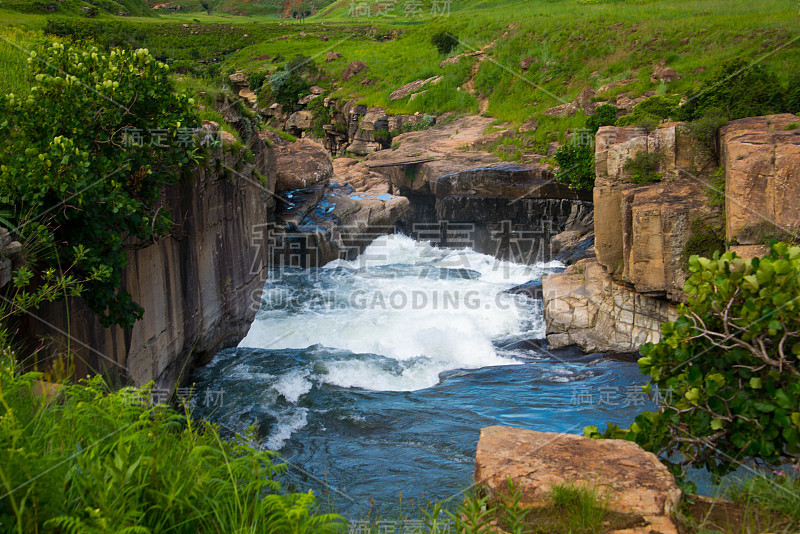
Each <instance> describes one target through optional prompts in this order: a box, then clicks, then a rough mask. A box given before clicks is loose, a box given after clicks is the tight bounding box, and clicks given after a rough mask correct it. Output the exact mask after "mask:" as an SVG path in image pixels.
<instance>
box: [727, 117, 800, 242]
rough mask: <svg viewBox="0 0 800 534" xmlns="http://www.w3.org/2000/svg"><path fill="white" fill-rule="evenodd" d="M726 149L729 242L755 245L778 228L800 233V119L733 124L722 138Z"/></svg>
mask: <svg viewBox="0 0 800 534" xmlns="http://www.w3.org/2000/svg"><path fill="white" fill-rule="evenodd" d="M720 146H721V149H722V161H721V165H722V166H723V167H724V168H725V222H726V237H727V239H728V240H729V241H732V240H734V239H735V240H737V241H738V242H739V243H741V244H743V245H751V244H758V243H759V241H761V240H763V238H764V236H765V235H768V234H771V233H772V234H774V233H775V230H776V228H777V229H778V230H779V231H782V232H796V231H797V230H798V229H800V202H798V199H800V117H798V116H796V115H792V114H788V113H785V114H782V115H771V116H767V117H750V118H746V119H739V120H735V121H731V122H730V123H728V124H727V125H725V126H724V127H723V128H722V130H721V132H720ZM779 233H781V232H779Z"/></svg>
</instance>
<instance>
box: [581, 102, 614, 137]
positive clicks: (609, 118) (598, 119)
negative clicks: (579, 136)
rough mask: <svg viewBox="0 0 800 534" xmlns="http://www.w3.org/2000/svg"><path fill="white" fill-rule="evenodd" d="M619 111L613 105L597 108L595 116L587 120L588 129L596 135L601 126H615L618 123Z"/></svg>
mask: <svg viewBox="0 0 800 534" xmlns="http://www.w3.org/2000/svg"><path fill="white" fill-rule="evenodd" d="M617 111H619V110H618V109H617V106H614V105H612V104H603V105H601V106H597V108H596V109H595V110H594V114H593V115H592V116H590V117H589V118H588V119H586V127H587V128H588V129H589V130H591V131H592V133H593V134H596V133H597V130H599V129H600V127H601V126H614V125H615V124H616V123H617Z"/></svg>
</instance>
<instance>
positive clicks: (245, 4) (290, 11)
mask: <svg viewBox="0 0 800 534" xmlns="http://www.w3.org/2000/svg"><path fill="white" fill-rule="evenodd" d="M147 2H148V4H149V5H150V7H151V8H153V9H155V10H156V11H157V12H159V13H168V12H173V13H198V12H202V13H204V14H220V13H225V14H229V15H243V16H247V15H272V16H274V17H282V18H293V16H294V17H295V18H296V17H297V16H299V14H301V13H302V14H304V15H305V14H306V13H307V14H309V15H312V14H316V13H317V12H319V10H321V9H323V8H325V7H327V6H328V5H329V4H330V3H331V0H147Z"/></svg>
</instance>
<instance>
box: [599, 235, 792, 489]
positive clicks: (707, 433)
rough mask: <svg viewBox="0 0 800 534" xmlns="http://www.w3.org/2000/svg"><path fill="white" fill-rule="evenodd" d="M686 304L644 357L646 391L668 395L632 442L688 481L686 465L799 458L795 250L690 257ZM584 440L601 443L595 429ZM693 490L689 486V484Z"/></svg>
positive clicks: (718, 470)
mask: <svg viewBox="0 0 800 534" xmlns="http://www.w3.org/2000/svg"><path fill="white" fill-rule="evenodd" d="M689 272H690V273H691V274H690V276H689V278H688V279H687V281H686V285H685V288H684V289H685V291H686V292H687V293H688V294H689V296H690V297H689V300H688V303H687V304H686V305H685V306H684V305H681V306H680V307H679V309H678V318H677V319H676V320H675V321H674V322H668V323H664V324H663V325H662V326H661V331H662V335H663V336H662V339H661V341H660V342H659V343H657V344H652V343H648V344H646V345H644V346H643V347H642V349H641V353H642V356H643V357H642V358H641V359H640V360H639V369H640V371H641V372H642V373H644V374H647V375H650V382H649V383H648V385H647V386H645V391H650V390H651V388H654V387H657V388H659V390H660V391H666V390H668V389H669V390H671V391H672V395H671V396H668V397H665V402H664V404H662V407H661V409H660V411H658V412H643V413H642V414H640V415H639V416H637V417H636V420H635V423H634V424H633V425H631V428H630V429H629V430H621V429H619V428H615V427H614V426H613V425H610V426H609V428H608V429H607V432H606V433H607V434H609V433H610V434H614V437H620V436H622V437H624V438H625V439H628V440H631V441H635V442H636V443H638V444H639V445H641V446H642V447H644V448H645V449H646V450H649V451H653V452H656V453H658V454H659V455H660V457H661V460H662V462H665V463H666V464H667V465H668V466H669V467H670V470H671V471H672V472H673V473H674V474H676V475H677V476H679V477H684V476H685V469H686V468H687V467H688V466H690V465H691V466H694V467H698V468H699V467H705V468H706V469H708V470H709V471H711V472H712V474H714V475H724V474H726V473H728V472H730V471H731V470H732V469H734V468H736V467H737V466H739V465H742V464H744V463H748V462H755V463H757V464H764V465H767V466H775V465H777V464H779V463H781V462H784V461H791V460H793V459H796V457H797V455H798V454H800V401H798V399H800V276H798V275H800V247H789V246H787V245H786V244H784V243H776V244H774V245H773V246H772V247H771V252H770V254H769V256H767V257H765V258H762V259H758V258H755V259H753V260H750V261H744V260H742V259H741V258H739V257H738V256H736V254H734V253H732V252H726V253H725V254H723V255H722V256H718V255H715V258H714V259H708V258H702V257H698V256H692V257H691V258H690V260H689ZM584 431H585V433H586V434H587V435H591V436H594V437H599V436H600V435H601V434H600V433H599V432H598V431H597V429H596V428H594V427H587V428H586V429H585V430H584ZM690 486H691V485H690Z"/></svg>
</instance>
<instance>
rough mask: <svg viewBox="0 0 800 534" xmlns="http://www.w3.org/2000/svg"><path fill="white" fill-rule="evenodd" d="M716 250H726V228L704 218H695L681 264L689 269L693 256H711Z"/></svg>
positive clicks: (690, 226) (718, 251)
mask: <svg viewBox="0 0 800 534" xmlns="http://www.w3.org/2000/svg"><path fill="white" fill-rule="evenodd" d="M715 252H717V253H722V252H725V229H724V228H723V227H722V226H721V225H719V224H716V225H715V224H710V223H708V222H706V221H704V220H702V219H695V220H693V221H692V222H691V223H690V224H689V238H688V239H687V240H686V244H685V245H684V247H683V253H682V254H681V266H682V267H683V268H684V269H688V268H689V258H691V257H692V256H702V257H704V258H710V257H712V256H713V255H714V253H715Z"/></svg>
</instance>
